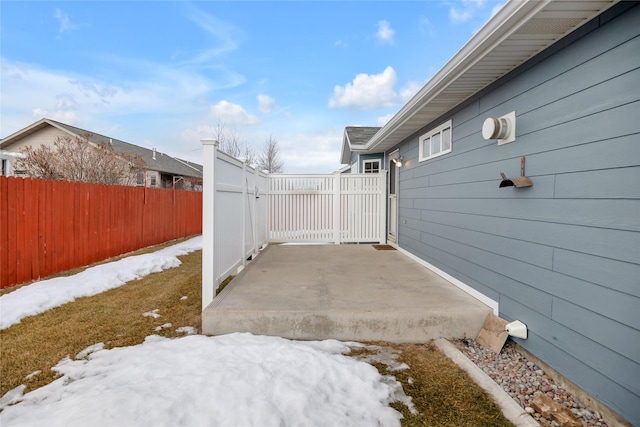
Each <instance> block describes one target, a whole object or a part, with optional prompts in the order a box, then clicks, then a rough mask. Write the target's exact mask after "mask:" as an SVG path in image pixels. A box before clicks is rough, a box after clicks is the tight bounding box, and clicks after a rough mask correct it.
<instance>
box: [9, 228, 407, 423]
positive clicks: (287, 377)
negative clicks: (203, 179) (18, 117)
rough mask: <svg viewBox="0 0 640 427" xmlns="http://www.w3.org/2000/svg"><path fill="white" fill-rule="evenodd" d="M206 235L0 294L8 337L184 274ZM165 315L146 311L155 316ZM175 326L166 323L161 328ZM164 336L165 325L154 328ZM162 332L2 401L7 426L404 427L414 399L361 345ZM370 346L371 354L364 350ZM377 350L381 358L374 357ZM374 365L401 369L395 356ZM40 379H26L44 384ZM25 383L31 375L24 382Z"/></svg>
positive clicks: (67, 366) (87, 356)
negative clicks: (89, 303)
mask: <svg viewBox="0 0 640 427" xmlns="http://www.w3.org/2000/svg"><path fill="white" fill-rule="evenodd" d="M201 247H202V239H201V238H200V237H197V238H194V239H190V240H188V241H186V242H184V243H180V244H178V245H174V246H172V247H169V248H166V249H162V250H160V251H157V252H155V253H152V254H146V255H138V256H131V257H127V258H124V259H122V260H119V261H115V262H112V263H108V264H103V265H98V266H95V267H91V268H89V269H87V270H85V271H84V272H82V273H79V274H76V275H74V276H69V277H60V278H56V279H51V280H44V281H41V282H36V283H34V284H31V285H28V286H24V287H22V288H20V289H18V290H16V291H14V292H12V293H9V294H6V295H3V296H2V297H0V310H1V315H0V317H1V320H0V329H4V328H6V327H8V326H10V325H12V324H15V323H18V322H20V320H21V319H22V318H24V317H26V316H30V315H35V314H38V313H41V312H43V311H46V310H48V309H50V308H53V307H55V306H58V305H62V304H65V303H67V302H71V301H73V300H74V299H75V298H78V297H81V296H89V295H95V294H98V293H100V292H103V291H106V290H108V289H111V288H114V287H118V286H121V285H123V284H124V283H125V282H127V281H129V280H134V279H138V278H140V277H143V276H145V275H147V274H150V273H152V272H156V271H161V270H162V269H165V268H171V267H176V266H178V265H179V264H180V261H179V260H178V259H177V258H176V256H178V255H183V254H187V253H189V252H192V251H194V250H198V249H201ZM158 311H159V310H157V309H156V310H152V311H151V312H147V313H143V315H149V316H154V317H155V316H158V315H159V314H158ZM165 327H166V328H168V327H172V326H171V324H169V323H165V324H164V325H162V327H161V329H162V328H165ZM156 329H157V328H156ZM176 330H177V331H178V332H181V333H185V334H186V335H187V336H185V337H183V338H174V339H168V338H163V337H160V336H157V335H151V336H149V337H147V339H146V340H145V342H144V343H143V344H140V345H136V346H131V347H120V348H114V349H110V350H105V348H104V344H103V343H97V344H94V345H92V346H89V347H87V348H86V349H84V350H83V351H81V352H80V353H78V354H77V355H76V356H75V358H74V359H72V358H70V357H66V358H65V359H63V360H61V361H60V362H59V363H58V364H57V365H56V366H55V367H54V368H53V369H54V370H55V371H56V372H58V373H59V374H60V375H61V377H60V378H58V379H57V380H55V381H54V382H52V383H50V384H48V385H46V386H44V387H41V388H38V389H36V390H33V391H31V392H29V393H27V394H23V393H24V390H25V388H26V387H25V385H20V386H18V387H16V388H15V389H13V390H10V391H9V392H7V393H6V394H5V395H4V396H2V397H0V411H1V412H0V425H1V426H12V427H17V426H33V425H41V424H42V422H43V420H46V424H47V426H53V427H55V426H87V425H90V426H113V425H118V426H122V427H126V426H140V425H151V426H172V427H173V426H194V427H200V426H205V425H215V426H243V427H251V426H256V427H270V426H305V427H307V426H366V427H369V426H385V427H387V426H399V425H400V421H399V420H400V418H401V417H402V415H401V414H400V413H399V412H397V411H396V410H394V409H393V408H391V407H390V406H389V402H391V401H400V402H403V403H404V404H406V405H407V406H408V407H409V409H410V410H411V411H412V412H414V411H415V408H414V407H413V404H412V402H411V398H410V397H408V396H406V395H405V394H404V392H403V390H402V386H401V384H400V383H398V382H397V381H396V380H395V378H394V377H393V376H381V375H380V374H379V373H378V371H377V370H376V369H375V368H374V367H373V366H372V365H370V364H368V363H366V361H371V360H369V359H367V360H366V361H363V360H358V359H355V358H351V357H347V356H345V354H346V353H348V352H349V351H350V347H362V345H361V344H357V343H342V342H339V341H335V340H326V341H316V342H302V341H290V340H286V339H284V338H278V337H266V336H255V335H252V334H246V333H245V334H240V333H238V334H229V335H223V336H217V337H206V336H203V335H195V334H196V333H197V330H196V328H194V327H192V326H183V327H180V328H178V329H176ZM367 348H368V347H367ZM372 349H373V350H379V349H377V348H373V347H372ZM381 354H382V358H383V359H385V360H378V361H380V362H381V363H385V364H387V365H388V366H390V367H392V368H393V369H398V370H399V369H406V365H402V364H398V363H397V362H394V358H395V355H394V354H391V353H389V354H383V353H381ZM39 373H40V372H38V371H36V372H33V373H31V374H29V376H28V377H32V376H36V375H38V374H39ZM25 379H27V378H25Z"/></svg>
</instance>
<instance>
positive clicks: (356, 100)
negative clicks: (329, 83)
mask: <svg viewBox="0 0 640 427" xmlns="http://www.w3.org/2000/svg"><path fill="white" fill-rule="evenodd" d="M397 80H398V78H397V75H396V72H395V70H394V69H393V67H391V66H388V67H387V68H385V70H384V71H383V72H382V73H380V74H364V73H362V74H358V75H356V77H355V78H354V79H353V81H352V82H351V83H347V84H346V85H344V86H335V87H334V89H333V96H332V97H331V99H330V100H329V108H345V107H356V108H360V109H368V108H380V107H392V106H394V105H396V103H397V101H398V95H397V94H396V93H395V92H394V90H393V87H394V86H395V84H396V82H397Z"/></svg>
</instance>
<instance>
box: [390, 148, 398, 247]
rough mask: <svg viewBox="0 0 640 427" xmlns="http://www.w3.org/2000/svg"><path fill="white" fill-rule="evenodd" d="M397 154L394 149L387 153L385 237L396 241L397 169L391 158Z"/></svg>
mask: <svg viewBox="0 0 640 427" xmlns="http://www.w3.org/2000/svg"><path fill="white" fill-rule="evenodd" d="M398 156H399V153H398V151H394V152H393V153H391V154H389V160H388V162H389V188H388V190H389V191H388V194H389V203H388V205H387V206H388V209H389V212H388V215H387V230H388V231H387V233H388V234H387V239H389V240H390V241H392V242H394V243H397V242H398V180H399V172H400V171H399V170H398V167H397V166H396V164H395V162H393V161H391V159H395V158H397V157H398Z"/></svg>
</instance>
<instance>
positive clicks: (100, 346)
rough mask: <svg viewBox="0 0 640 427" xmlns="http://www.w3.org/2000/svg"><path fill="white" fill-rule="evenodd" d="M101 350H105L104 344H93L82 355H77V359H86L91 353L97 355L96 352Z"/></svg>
mask: <svg viewBox="0 0 640 427" xmlns="http://www.w3.org/2000/svg"><path fill="white" fill-rule="evenodd" d="M99 350H104V343H103V342H99V343H97V344H93V345H90V346H89V347H87V348H85V349H84V350H82V351H81V352H80V353H78V354H76V359H86V357H87V356H88V355H90V354H91V353H95V352H96V351H99Z"/></svg>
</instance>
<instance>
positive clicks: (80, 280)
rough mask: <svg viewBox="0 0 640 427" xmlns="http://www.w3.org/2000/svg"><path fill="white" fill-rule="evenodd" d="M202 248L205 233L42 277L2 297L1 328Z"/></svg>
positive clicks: (169, 264) (168, 265)
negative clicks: (66, 273) (70, 273)
mask: <svg viewBox="0 0 640 427" xmlns="http://www.w3.org/2000/svg"><path fill="white" fill-rule="evenodd" d="M199 249H202V236H198V237H194V238H192V239H189V240H186V241H184V242H182V243H178V244H176V245H173V246H169V247H167V248H164V249H161V250H159V251H156V252H153V253H150V254H143V255H135V256H130V257H126V258H122V259H120V260H118V261H114V262H109V263H106V264H100V265H96V266H94V267H90V268H87V269H86V270H84V271H83V272H81V273H78V274H75V275H73V276H69V277H56V278H54V279H48V280H41V281H39V282H35V283H32V284H30V285H28V286H23V287H22V288H19V289H16V290H15V291H13V292H11V293H8V294H5V295H2V296H0V329H5V328H8V327H9V326H11V325H14V324H16V323H19V322H20V321H21V320H22V319H24V318H25V317H27V316H33V315H35V314H39V313H42V312H44V311H47V310H49V309H52V308H54V307H57V306H60V305H63V304H66V303H68V302H71V301H73V300H75V299H76V298H80V297H87V296H91V295H96V294H99V293H101V292H104V291H106V290H109V289H112V288H117V287H119V286H122V285H124V284H125V283H126V282H128V281H131V280H135V279H140V278H142V277H144V276H147V275H149V274H151V273H156V272H159V271H162V270H166V269H168V268H173V267H177V266H179V265H180V264H181V262H180V260H179V259H178V258H177V257H178V256H181V255H186V254H188V253H190V252H193V251H197V250H199Z"/></svg>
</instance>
